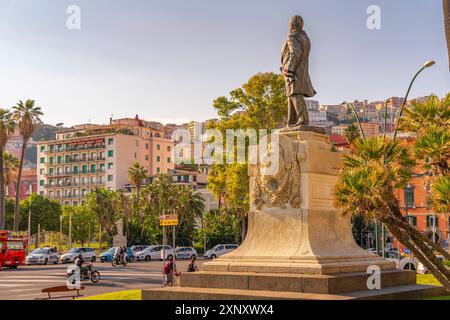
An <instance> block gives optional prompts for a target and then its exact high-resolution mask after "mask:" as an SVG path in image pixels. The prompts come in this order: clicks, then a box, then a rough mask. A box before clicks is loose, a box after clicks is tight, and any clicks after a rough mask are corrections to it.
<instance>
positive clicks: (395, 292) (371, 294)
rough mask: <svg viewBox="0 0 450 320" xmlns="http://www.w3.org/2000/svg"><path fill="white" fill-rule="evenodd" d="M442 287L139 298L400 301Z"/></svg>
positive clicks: (168, 292)
mask: <svg viewBox="0 0 450 320" xmlns="http://www.w3.org/2000/svg"><path fill="white" fill-rule="evenodd" d="M444 294H445V290H444V289H443V288H442V287H436V286H424V285H409V286H397V287H390V288H384V289H380V290H365V291H357V292H350V293H344V294H319V293H301V292H284V291H258V290H238V289H218V288H183V287H170V288H161V289H152V290H143V291H142V300H354V299H358V300H400V299H412V300H418V299H425V298H431V297H436V296H440V295H444Z"/></svg>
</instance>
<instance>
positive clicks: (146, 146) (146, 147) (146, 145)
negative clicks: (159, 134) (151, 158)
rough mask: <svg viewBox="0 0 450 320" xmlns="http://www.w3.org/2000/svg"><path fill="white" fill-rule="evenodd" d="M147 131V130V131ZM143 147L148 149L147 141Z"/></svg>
mask: <svg viewBox="0 0 450 320" xmlns="http://www.w3.org/2000/svg"><path fill="white" fill-rule="evenodd" d="M147 133H148V132H147ZM145 149H147V150H148V143H146V144H145Z"/></svg>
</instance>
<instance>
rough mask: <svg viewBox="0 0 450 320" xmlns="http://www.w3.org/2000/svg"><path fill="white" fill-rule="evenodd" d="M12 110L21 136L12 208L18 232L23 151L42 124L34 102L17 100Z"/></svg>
mask: <svg viewBox="0 0 450 320" xmlns="http://www.w3.org/2000/svg"><path fill="white" fill-rule="evenodd" d="M12 109H13V119H14V120H15V121H16V123H17V127H18V128H19V132H20V134H21V136H22V153H21V155H20V164H19V172H18V174H17V183H16V190H17V192H16V204H15V206H14V230H15V231H19V200H20V182H21V179H22V169H23V162H24V159H25V151H26V149H27V145H28V142H29V140H30V139H31V136H32V135H33V133H34V131H35V130H36V126H37V124H39V123H42V121H41V119H40V116H42V115H43V113H42V111H41V108H40V107H36V106H35V101H34V100H27V101H25V103H23V102H22V101H21V100H19V103H17V105H15V106H14V107H13V108H12Z"/></svg>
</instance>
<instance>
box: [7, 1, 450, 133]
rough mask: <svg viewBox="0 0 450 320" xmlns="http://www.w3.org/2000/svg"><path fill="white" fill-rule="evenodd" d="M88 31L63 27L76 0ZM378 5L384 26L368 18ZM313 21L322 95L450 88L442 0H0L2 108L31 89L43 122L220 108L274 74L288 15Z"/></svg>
mask: <svg viewBox="0 0 450 320" xmlns="http://www.w3.org/2000/svg"><path fill="white" fill-rule="evenodd" d="M72 4H73V5H78V6H79V7H80V8H81V30H76V31H70V30H68V29H67V27H66V20H67V18H68V16H69V15H68V14H67V13H66V9H67V7H68V6H69V5H72ZM373 4H374V5H378V6H380V8H381V30H374V31H371V30H369V29H368V28H367V26H366V20H367V18H368V16H369V15H368V14H367V13H366V10H367V7H368V6H369V5H373ZM294 14H300V15H302V16H303V17H304V19H305V30H306V31H307V32H308V34H309V36H310V38H311V41H312V46H313V47H312V52H311V62H310V72H311V78H312V81H313V84H314V86H315V88H316V90H317V91H318V94H317V96H316V99H318V100H319V101H320V102H321V103H323V104H332V103H339V102H341V101H343V100H353V99H368V100H381V99H384V98H387V97H389V96H403V95H404V93H405V90H406V87H407V86H408V83H409V80H410V78H411V77H412V75H413V74H414V72H415V71H416V70H417V69H418V68H419V67H420V66H421V65H422V64H423V62H425V61H426V60H430V59H433V60H436V62H437V65H435V66H434V67H433V68H432V69H428V70H426V71H425V72H424V73H423V74H422V76H421V77H420V78H419V79H418V81H417V82H416V85H415V87H414V88H413V91H412V94H411V95H412V96H413V97H414V96H422V95H427V94H429V93H432V92H434V93H436V94H438V95H443V94H444V93H446V92H447V91H450V72H449V71H448V69H449V67H448V63H447V57H446V47H445V40H444V29H443V18H442V1H440V0H432V1H430V0H427V1H423V0H395V1H391V0H345V1H343V0H270V1H269V0H227V1H219V0H171V1H156V0H78V1H76V0H69V1H67V0H39V1H33V0H0V41H1V42H0V46H1V47H0V106H1V107H10V106H12V105H13V104H15V103H16V102H17V100H19V99H27V98H33V99H35V100H36V101H37V103H38V105H40V106H42V107H43V109H44V112H45V116H44V117H43V119H44V121H45V122H46V123H51V124H55V123H58V122H63V123H64V124H65V125H73V124H77V123H86V122H89V121H91V122H93V123H105V122H107V121H108V118H109V116H110V115H111V114H113V115H114V117H123V116H134V115H135V114H140V115H141V116H143V117H144V118H145V119H147V120H158V121H163V122H168V121H169V122H174V121H176V122H183V121H187V120H204V119H208V118H211V117H214V116H215V113H214V110H213V108H212V101H213V99H214V98H216V97H218V96H221V95H226V94H227V93H228V92H229V91H230V90H231V89H234V88H236V87H238V86H240V85H241V84H242V83H244V82H245V81H246V80H247V79H248V78H249V77H250V76H251V75H253V74H255V73H257V72H261V71H273V72H278V68H279V61H280V50H281V46H282V43H283V41H284V40H285V38H286V36H287V33H288V23H289V18H290V16H291V15H294Z"/></svg>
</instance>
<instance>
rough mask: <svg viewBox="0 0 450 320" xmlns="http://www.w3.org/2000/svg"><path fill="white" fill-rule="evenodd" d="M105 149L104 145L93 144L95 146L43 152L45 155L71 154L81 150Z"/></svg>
mask: <svg viewBox="0 0 450 320" xmlns="http://www.w3.org/2000/svg"><path fill="white" fill-rule="evenodd" d="M105 147H106V144H104V143H102V144H95V145H83V146H75V147H68V148H66V147H62V148H56V149H49V150H47V151H45V153H46V154H54V153H63V152H73V151H82V150H93V149H103V148H105Z"/></svg>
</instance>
